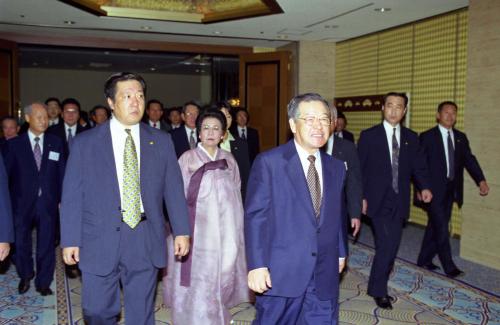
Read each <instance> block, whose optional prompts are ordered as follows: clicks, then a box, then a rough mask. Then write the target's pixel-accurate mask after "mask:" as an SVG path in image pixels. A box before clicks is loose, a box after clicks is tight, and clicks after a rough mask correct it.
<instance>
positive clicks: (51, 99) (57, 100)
mask: <svg viewBox="0 0 500 325" xmlns="http://www.w3.org/2000/svg"><path fill="white" fill-rule="evenodd" d="M50 102H56V103H57V105H59V107H61V101H60V100H59V98H57V97H49V98H47V99H46V100H45V102H44V103H45V105H48V104H49V103H50Z"/></svg>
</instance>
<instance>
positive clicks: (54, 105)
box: [45, 97, 63, 127]
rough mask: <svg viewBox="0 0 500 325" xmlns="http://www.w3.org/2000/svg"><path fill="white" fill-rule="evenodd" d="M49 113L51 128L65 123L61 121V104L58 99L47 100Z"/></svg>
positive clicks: (50, 98)
mask: <svg viewBox="0 0 500 325" xmlns="http://www.w3.org/2000/svg"><path fill="white" fill-rule="evenodd" d="M45 105H47V113H48V114H49V127H51V126H53V125H57V124H59V123H63V121H62V119H61V102H60V101H59V99H58V98H56V97H49V98H47V99H46V100H45Z"/></svg>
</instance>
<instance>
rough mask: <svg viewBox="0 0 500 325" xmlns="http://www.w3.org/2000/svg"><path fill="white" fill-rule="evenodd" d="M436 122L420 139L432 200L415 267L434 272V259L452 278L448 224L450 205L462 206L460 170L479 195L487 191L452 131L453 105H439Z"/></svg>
mask: <svg viewBox="0 0 500 325" xmlns="http://www.w3.org/2000/svg"><path fill="white" fill-rule="evenodd" d="M436 118H437V120H438V125H437V126H436V127H434V128H432V129H430V130H427V131H425V132H423V133H422V134H421V135H420V143H421V145H422V147H423V149H424V151H425V153H426V156H427V164H428V165H429V166H432V168H430V188H431V191H432V194H433V199H432V202H431V203H430V204H428V205H426V210H427V215H428V217H429V221H428V222H427V228H426V230H425V235H424V240H423V241H422V248H421V250H420V254H419V256H418V260H417V264H418V265H419V266H422V267H424V268H426V269H429V270H435V269H437V268H438V266H437V265H435V264H433V263H432V260H433V258H434V257H435V256H436V255H438V256H439V261H440V262H441V266H442V267H443V270H444V272H445V273H446V275H448V276H449V277H452V278H454V277H457V276H459V275H461V274H463V272H462V271H461V270H460V269H458V267H457V266H456V265H455V263H454V262H453V259H452V257H451V247H450V241H449V235H450V234H449V230H448V224H449V222H450V218H451V211H452V207H453V202H457V204H458V206H459V207H461V206H462V203H463V184H464V168H466V169H467V171H468V172H469V174H470V175H471V176H472V178H473V179H474V181H475V182H476V184H477V185H478V186H479V194H480V195H487V194H488V192H489V187H488V184H487V183H486V179H485V178H484V175H483V172H482V170H481V167H480V166H479V163H478V161H477V159H476V157H475V156H474V155H473V154H472V152H471V149H470V147H469V140H468V139H467V136H466V135H465V133H462V132H460V131H458V130H457V129H455V128H454V127H453V126H454V125H455V122H456V119H457V105H456V104H455V103H454V102H450V101H446V102H442V103H440V104H439V106H438V110H437V114H436Z"/></svg>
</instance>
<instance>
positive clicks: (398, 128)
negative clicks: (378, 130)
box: [383, 120, 401, 164]
mask: <svg viewBox="0 0 500 325" xmlns="http://www.w3.org/2000/svg"><path fill="white" fill-rule="evenodd" d="M383 125H384V129H385V135H386V137H387V144H388V145H389V157H390V159H391V164H392V134H393V133H394V128H396V140H397V141H398V147H399V148H401V125H400V124H398V125H396V126H392V125H391V124H390V123H389V122H387V121H386V120H384V122H383Z"/></svg>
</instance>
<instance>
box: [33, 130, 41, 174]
mask: <svg viewBox="0 0 500 325" xmlns="http://www.w3.org/2000/svg"><path fill="white" fill-rule="evenodd" d="M33 155H34V156H35V162H36V168H37V169H38V170H40V167H41V166H42V149H41V148H40V138H39V137H36V138H35V147H34V148H33Z"/></svg>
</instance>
